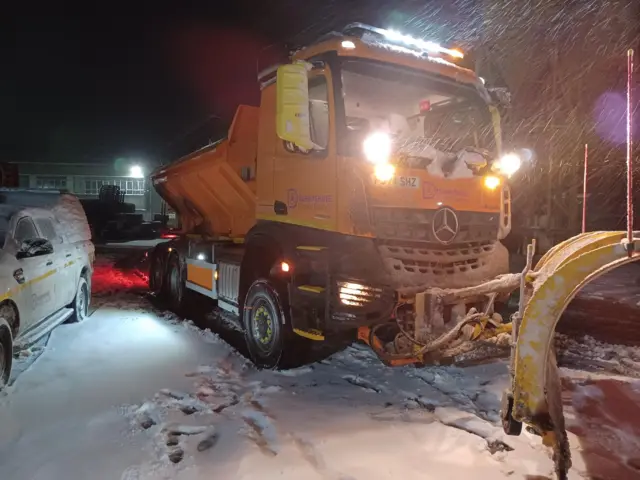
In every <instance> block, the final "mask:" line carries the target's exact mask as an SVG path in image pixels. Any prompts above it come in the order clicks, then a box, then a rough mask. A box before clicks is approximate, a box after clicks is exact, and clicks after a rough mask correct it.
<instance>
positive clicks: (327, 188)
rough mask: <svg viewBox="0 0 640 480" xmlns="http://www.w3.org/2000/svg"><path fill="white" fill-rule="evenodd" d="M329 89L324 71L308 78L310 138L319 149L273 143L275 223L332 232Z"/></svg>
mask: <svg viewBox="0 0 640 480" xmlns="http://www.w3.org/2000/svg"><path fill="white" fill-rule="evenodd" d="M333 104H334V102H333V89H332V85H331V74H330V72H329V68H328V67H324V68H321V69H316V70H313V71H311V72H310V74H309V119H310V127H311V138H312V140H313V143H315V144H316V145H317V146H318V147H319V148H318V149H314V150H311V151H309V152H304V151H301V150H300V149H298V148H296V147H294V146H293V145H291V144H290V143H288V142H284V141H282V140H279V139H278V141H277V143H276V151H275V161H274V175H273V179H274V180H273V182H274V183H273V185H274V199H275V202H276V203H275V205H274V210H275V213H276V215H275V220H280V221H282V222H286V223H293V224H297V225H304V226H310V227H315V228H321V229H324V230H334V229H335V228H336V215H337V207H336V205H337V202H336V191H337V189H336V165H337V162H336V146H335V144H336V142H335V128H334V125H335V112H334V108H333Z"/></svg>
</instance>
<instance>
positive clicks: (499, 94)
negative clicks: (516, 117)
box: [487, 87, 511, 110]
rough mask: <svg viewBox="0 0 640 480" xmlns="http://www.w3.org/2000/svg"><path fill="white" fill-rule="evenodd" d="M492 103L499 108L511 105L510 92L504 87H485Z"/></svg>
mask: <svg viewBox="0 0 640 480" xmlns="http://www.w3.org/2000/svg"><path fill="white" fill-rule="evenodd" d="M487 91H488V92H489V96H490V97H491V101H492V102H493V104H494V105H495V106H496V107H498V108H499V109H501V110H502V109H506V108H509V107H510V106H511V92H510V91H509V90H507V89H506V88H504V87H494V88H487Z"/></svg>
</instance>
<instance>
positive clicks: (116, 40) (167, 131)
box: [0, 0, 442, 162]
mask: <svg viewBox="0 0 640 480" xmlns="http://www.w3.org/2000/svg"><path fill="white" fill-rule="evenodd" d="M437 3H442V2H437ZM405 4H408V7H409V8H408V9H407V10H406V11H410V7H411V5H416V6H420V7H423V6H424V5H425V2H424V1H420V2H416V1H405ZM385 5H387V6H386V7H385ZM388 5H389V2H384V1H382V0H369V1H367V0H361V1H357V0H356V1H354V0H352V1H346V0H345V1H343V2H341V1H338V2H334V3H331V2H328V1H316V0H307V1H305V2H300V1H298V0H271V1H267V2H265V1H257V0H254V1H251V0H234V1H233V2H216V1H215V0H210V1H208V2H200V3H197V4H187V3H183V2H163V1H158V2H153V3H151V2H150V3H148V4H144V3H142V2H136V1H135V0H132V1H130V2H128V3H118V2H116V3H114V2H107V3H104V2H100V3H95V4H94V3H93V2H86V3H84V4H64V2H51V3H50V4H48V5H47V4H45V3H43V4H42V5H38V4H34V3H29V2H21V3H20V4H14V5H13V6H12V7H11V9H10V10H4V11H3V13H2V17H0V22H1V23H0V26H1V29H0V36H1V38H2V68H1V69H0V72H1V75H0V112H2V115H1V117H0V118H1V119H2V120H1V125H0V157H1V158H0V159H1V160H2V161H59V162H68V161H84V162H96V161H100V162H102V161H104V162H109V161H113V160H114V159H115V158H118V157H132V156H133V157H135V156H137V157H140V158H148V159H150V160H151V161H152V162H156V161H159V160H162V161H168V160H171V159H172V157H175V156H176V155H178V154H184V153H186V152H188V151H189V150H190V149H191V148H195V147H199V146H201V145H202V144H203V142H206V141H207V139H208V138H212V139H214V138H216V137H219V136H220V134H221V133H223V132H224V131H225V129H226V128H227V126H228V124H229V121H230V118H231V117H232V115H233V112H234V111H235V108H236V106H237V104H239V103H253V104H255V103H256V102H257V100H258V87H257V82H256V59H257V58H258V56H260V57H261V58H262V60H263V62H264V61H266V62H267V63H268V61H269V56H270V55H277V54H281V53H282V52H283V50H282V48H281V45H283V43H284V42H285V41H293V42H294V43H298V42H301V41H302V42H304V41H306V40H308V39H310V38H313V37H315V36H317V35H319V34H320V33H324V31H325V30H328V29H330V28H332V27H341V26H344V24H346V23H348V22H350V21H359V20H362V21H367V22H379V23H383V22H388V21H390V20H396V21H401V20H402V19H403V18H402V15H404V14H403V13H398V11H397V10H393V9H390V8H389V7H388ZM399 15H400V16H399ZM265 47H269V48H267V50H266V51H265V50H264V49H265ZM261 52H262V53H261ZM261 66H262V67H264V66H266V65H262V64H261Z"/></svg>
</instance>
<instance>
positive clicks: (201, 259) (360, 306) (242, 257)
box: [150, 222, 520, 368]
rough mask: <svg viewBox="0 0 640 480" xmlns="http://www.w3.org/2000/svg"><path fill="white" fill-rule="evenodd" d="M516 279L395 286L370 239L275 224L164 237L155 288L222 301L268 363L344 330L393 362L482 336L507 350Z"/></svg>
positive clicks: (449, 355)
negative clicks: (500, 302)
mask: <svg viewBox="0 0 640 480" xmlns="http://www.w3.org/2000/svg"><path fill="white" fill-rule="evenodd" d="M519 278H520V276H519V275H517V274H516V275H502V276H500V277H497V278H496V279H494V280H491V281H489V282H485V283H482V284H480V285H478V286H473V287H468V288H461V289H440V288H427V289H423V290H416V289H415V288H413V289H396V288H394V287H392V286H391V285H390V283H389V280H388V276H387V275H386V273H385V269H384V265H383V263H382V259H381V258H380V255H379V254H378V251H377V249H376V246H375V241H374V240H373V239H368V238H360V237H346V236H343V235H337V234H333V233H330V232H320V233H319V232H318V231H309V229H307V228H304V227H298V226H294V225H274V224H273V223H270V222H259V223H258V224H257V225H256V226H255V227H254V228H253V229H252V230H251V231H250V232H249V234H248V235H247V237H245V238H244V239H241V240H238V239H235V240H232V239H228V238H226V239H225V238H220V239H211V238H207V237H204V236H200V235H184V236H181V237H179V238H176V239H174V240H172V241H170V242H167V243H163V244H160V245H158V246H157V247H156V248H155V250H154V251H153V252H152V254H151V272H150V284H151V289H152V290H153V291H154V292H156V293H157V294H159V295H161V296H163V297H164V298H166V299H167V300H168V303H169V305H170V307H171V308H172V309H173V310H174V311H176V312H180V311H181V310H183V308H184V306H185V305H186V302H188V300H187V292H189V291H190V292H195V293H198V294H201V295H204V296H205V297H208V298H209V299H211V300H213V301H215V302H217V308H218V310H219V312H220V313H221V314H222V315H223V316H225V317H226V318H227V319H230V320H231V321H232V322H233V323H235V324H236V325H237V326H238V327H239V328H240V329H241V330H242V331H243V332H244V334H245V338H246V341H247V346H248V348H249V352H250V353H251V356H252V359H253V361H254V362H255V363H256V364H258V365H260V366H263V367H269V368H273V367H276V366H288V365H297V364H301V363H304V362H305V359H306V358H307V356H306V353H307V351H308V350H309V345H308V342H309V341H331V340H332V339H333V338H344V336H345V335H351V336H352V338H353V339H354V340H355V339H358V340H361V341H363V342H365V343H367V344H368V345H370V346H371V348H372V349H373V350H374V351H375V352H376V354H377V355H378V356H379V357H380V359H381V360H382V361H383V362H385V363H386V364H388V365H396V366H397V365H406V364H425V363H438V362H441V361H443V360H445V359H453V358H455V356H456V355H458V354H461V353H465V352H467V351H468V350H471V349H473V348H474V347H475V346H477V343H478V342H479V341H480V342H482V341H486V344H487V346H489V347H490V346H491V345H493V346H494V347H496V348H500V346H502V347H504V342H502V343H501V342H500V341H497V340H496V339H503V338H505V337H506V336H508V335H509V334H510V324H503V322H502V318H501V317H500V315H499V314H497V313H496V312H495V309H494V305H495V302H496V300H497V299H500V298H501V297H504V296H508V295H509V294H510V293H511V291H513V290H514V289H516V288H517V287H518V285H519V282H520V280H519ZM501 334H503V335H501ZM305 343H306V345H305ZM502 350H505V349H504V348H502Z"/></svg>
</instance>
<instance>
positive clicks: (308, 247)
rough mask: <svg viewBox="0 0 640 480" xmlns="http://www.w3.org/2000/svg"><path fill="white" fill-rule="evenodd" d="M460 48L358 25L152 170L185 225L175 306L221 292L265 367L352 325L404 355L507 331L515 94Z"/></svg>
mask: <svg viewBox="0 0 640 480" xmlns="http://www.w3.org/2000/svg"><path fill="white" fill-rule="evenodd" d="M462 57H463V54H462V52H460V51H459V50H454V49H448V48H445V47H442V46H440V45H438V44H436V43H434V42H429V41H425V40H421V39H416V38H413V37H409V36H406V35H403V34H400V33H398V32H395V31H391V30H383V29H379V28H375V27H370V26H367V25H363V24H352V25H349V26H348V27H346V28H345V29H344V30H343V31H342V32H332V33H330V34H328V35H325V36H324V37H322V38H321V39H319V40H318V41H317V42H316V43H314V44H312V45H310V46H306V47H304V48H301V49H299V50H297V51H296V52H294V53H293V54H292V56H291V59H290V62H288V63H286V64H282V65H275V66H273V67H272V68H269V69H266V70H264V71H263V72H261V73H260V74H259V78H258V81H259V83H260V86H261V102H260V106H259V107H252V106H244V105H242V106H240V107H239V108H238V110H237V113H236V115H235V118H234V120H233V123H232V125H231V127H230V129H229V132H228V136H227V137H226V138H225V139H223V140H221V141H219V142H217V143H215V144H212V145H210V146H207V147H206V148H203V149H202V150H199V151H197V152H195V153H193V154H191V155H189V156H187V157H186V158H182V159H180V160H178V161H176V162H174V163H172V164H170V165H167V166H163V167H161V168H160V169H159V170H157V171H156V172H154V173H153V175H152V182H153V186H154V188H155V189H156V190H157V191H158V193H159V194H160V195H161V196H162V197H163V198H164V200H165V201H166V202H167V203H168V204H169V205H170V206H171V208H173V209H174V210H175V211H176V212H177V214H178V215H179V218H180V222H181V233H180V234H179V235H178V236H177V238H175V239H173V240H171V241H170V242H166V243H163V244H160V245H158V246H157V247H156V248H155V249H154V250H153V252H152V254H151V272H150V287H151V289H152V290H153V291H155V292H158V293H159V294H161V295H164V296H166V298H167V299H168V301H169V303H170V305H171V307H172V308H173V309H174V310H180V309H181V308H182V307H183V306H184V305H185V302H186V301H187V293H189V294H192V293H196V294H200V295H204V296H206V297H209V298H210V299H212V300H214V301H215V302H216V305H217V307H216V308H217V309H218V310H219V311H220V312H221V314H224V315H225V316H226V317H228V318H230V319H232V320H233V321H234V322H236V323H237V324H238V326H239V327H240V328H241V329H242V330H243V331H244V333H245V337H246V341H247V345H248V349H249V352H250V353H251V356H252V358H253V360H254V362H255V363H256V364H258V365H261V366H264V367H276V366H279V365H285V364H297V363H302V362H304V359H305V354H306V352H307V351H309V347H310V345H309V343H310V342H322V341H330V340H331V339H332V338H335V337H337V336H341V337H342V336H344V335H353V338H354V339H356V338H357V339H360V340H362V341H364V342H366V343H368V344H369V345H370V346H371V347H372V348H373V349H374V350H375V351H376V353H377V354H378V355H379V356H380V358H381V359H383V361H385V362H387V363H388V364H392V365H402V364H409V363H417V364H420V363H425V362H433V361H438V360H440V359H442V358H443V357H451V356H454V355H455V354H456V353H458V352H460V351H463V350H464V349H466V348H467V347H468V346H469V345H474V344H476V342H478V341H490V339H496V338H499V337H500V335H501V334H504V335H507V334H508V331H509V330H510V329H509V328H508V326H509V324H506V325H505V324H503V323H502V319H501V318H500V316H499V315H498V314H496V313H495V312H494V305H495V303H496V301H500V300H503V299H504V298H505V296H506V295H508V294H509V293H510V292H511V291H512V290H513V289H514V288H517V286H518V285H519V276H518V275H509V274H508V253H507V250H506V248H505V247H504V246H503V245H502V244H501V242H500V240H501V239H502V238H504V237H505V236H506V235H507V234H508V233H509V230H510V228H511V212H510V198H509V187H508V185H507V181H508V177H509V176H510V175H511V174H513V173H514V172H515V171H516V170H517V169H518V168H519V167H520V160H519V158H518V157H517V155H515V154H513V153H509V152H506V153H505V152H502V151H501V148H502V147H501V143H502V142H501V138H500V115H499V109H500V107H502V106H503V105H504V97H502V96H500V95H497V94H496V93H495V92H492V91H490V90H488V89H487V88H485V85H484V82H483V81H482V79H480V78H479V77H478V76H477V75H476V74H475V73H474V72H473V71H471V70H468V69H466V68H463V67H461V66H458V65H456V61H458V60H459V59H460V58H462Z"/></svg>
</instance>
